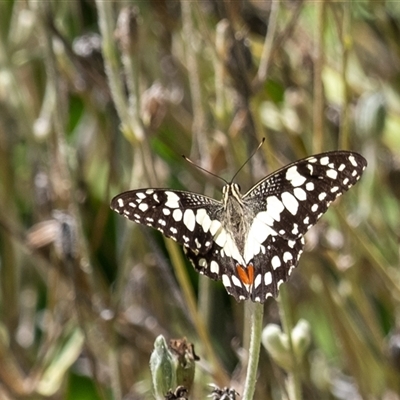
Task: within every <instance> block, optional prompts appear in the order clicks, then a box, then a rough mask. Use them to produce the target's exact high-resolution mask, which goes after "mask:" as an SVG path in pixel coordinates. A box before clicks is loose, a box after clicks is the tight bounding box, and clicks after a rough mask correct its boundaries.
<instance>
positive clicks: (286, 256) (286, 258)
mask: <svg viewBox="0 0 400 400" xmlns="http://www.w3.org/2000/svg"><path fill="white" fill-rule="evenodd" d="M289 260H293V256H292V253H289V252H288V251H285V252H284V253H283V261H285V262H288V261H289Z"/></svg>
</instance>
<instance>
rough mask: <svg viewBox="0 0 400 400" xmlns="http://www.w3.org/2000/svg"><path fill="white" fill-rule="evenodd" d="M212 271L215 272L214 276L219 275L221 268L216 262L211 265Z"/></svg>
mask: <svg viewBox="0 0 400 400" xmlns="http://www.w3.org/2000/svg"><path fill="white" fill-rule="evenodd" d="M210 271H211V272H213V273H214V274H218V273H219V266H218V264H217V262H216V261H214V260H212V261H211V263H210Z"/></svg>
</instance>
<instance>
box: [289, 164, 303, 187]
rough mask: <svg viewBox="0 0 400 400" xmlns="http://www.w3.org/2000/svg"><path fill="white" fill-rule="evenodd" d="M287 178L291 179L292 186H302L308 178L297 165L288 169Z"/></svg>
mask: <svg viewBox="0 0 400 400" xmlns="http://www.w3.org/2000/svg"><path fill="white" fill-rule="evenodd" d="M286 179H287V180H288V181H290V183H291V184H292V186H301V185H302V184H303V183H304V182H305V181H306V178H305V177H304V176H303V175H301V174H299V172H298V171H297V166H296V165H293V166H292V167H290V168H289V169H288V170H287V171H286Z"/></svg>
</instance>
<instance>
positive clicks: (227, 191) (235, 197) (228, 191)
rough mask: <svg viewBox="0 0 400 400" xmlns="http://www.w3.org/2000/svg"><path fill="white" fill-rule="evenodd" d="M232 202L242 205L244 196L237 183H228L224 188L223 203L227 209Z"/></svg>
mask: <svg viewBox="0 0 400 400" xmlns="http://www.w3.org/2000/svg"><path fill="white" fill-rule="evenodd" d="M231 201H235V202H237V203H239V204H242V194H241V193H240V186H239V185H238V184H237V183H233V182H232V183H228V184H226V185H225V186H224V187H223V188H222V203H223V204H224V206H225V207H226V206H227V204H228V203H229V202H231Z"/></svg>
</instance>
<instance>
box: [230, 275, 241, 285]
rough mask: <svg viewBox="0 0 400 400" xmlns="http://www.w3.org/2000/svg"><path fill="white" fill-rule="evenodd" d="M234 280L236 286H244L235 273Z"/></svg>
mask: <svg viewBox="0 0 400 400" xmlns="http://www.w3.org/2000/svg"><path fill="white" fill-rule="evenodd" d="M232 282H233V284H234V285H235V286H239V287H242V282H241V281H240V280H239V278H238V277H237V276H235V275H232Z"/></svg>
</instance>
